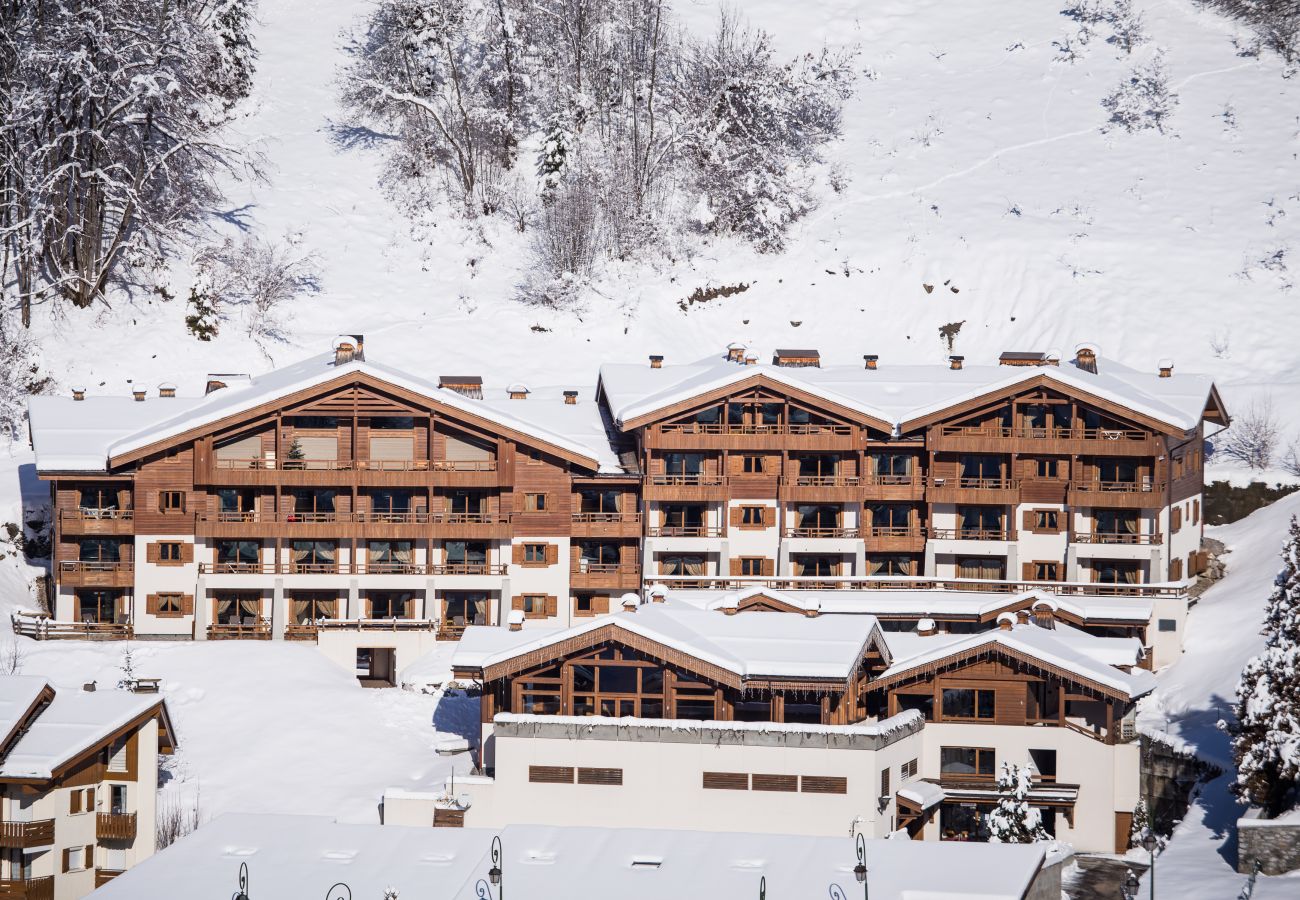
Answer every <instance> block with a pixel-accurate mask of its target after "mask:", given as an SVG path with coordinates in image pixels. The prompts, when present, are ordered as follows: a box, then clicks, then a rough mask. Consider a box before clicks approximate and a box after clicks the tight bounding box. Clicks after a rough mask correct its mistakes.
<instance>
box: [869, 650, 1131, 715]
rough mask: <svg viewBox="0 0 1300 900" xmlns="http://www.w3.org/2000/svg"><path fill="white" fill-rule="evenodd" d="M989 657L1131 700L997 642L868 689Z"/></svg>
mask: <svg viewBox="0 0 1300 900" xmlns="http://www.w3.org/2000/svg"><path fill="white" fill-rule="evenodd" d="M986 656H1002V657H1004V658H1007V659H1012V660H1015V661H1016V662H1019V663H1022V664H1023V665H1026V666H1029V667H1030V668H1031V669H1037V670H1039V671H1041V672H1046V673H1048V674H1050V675H1055V676H1056V677H1057V678H1059V679H1061V680H1062V681H1066V682H1069V683H1070V684H1074V685H1078V686H1080V687H1083V688H1087V689H1088V690H1091V691H1094V692H1096V693H1098V694H1102V695H1104V696H1106V697H1110V698H1111V699H1114V700H1122V701H1125V702H1127V701H1128V700H1130V699H1131V698H1130V697H1129V695H1128V694H1127V693H1125V692H1123V691H1119V690H1116V689H1115V688H1113V687H1109V686H1107V685H1104V684H1101V683H1099V682H1096V681H1093V680H1092V679H1091V678H1086V677H1084V676H1081V675H1079V674H1078V673H1077V672H1071V671H1069V670H1068V669H1062V668H1060V667H1059V666H1054V665H1052V664H1051V663H1046V662H1043V661H1042V660H1040V659H1038V658H1036V657H1033V656H1030V655H1029V654H1027V653H1022V652H1020V651H1019V650H1013V649H1012V648H1010V647H1006V646H1004V645H1002V644H999V643H997V642H989V643H986V644H981V645H980V646H978V647H971V648H969V649H966V650H961V651H959V652H957V653H952V654H949V655H948V656H944V657H940V658H939V659H936V660H932V661H931V662H928V663H925V664H924V665H921V666H917V667H916V668H914V669H909V670H908V671H906V672H899V673H897V674H894V675H889V676H883V677H880V678H877V679H875V680H874V681H872V682H871V683H870V684H869V685H868V689H869V690H873V691H874V690H877V689H880V688H887V687H894V686H896V685H900V684H906V683H907V682H910V681H920V680H922V679H927V678H933V677H934V676H935V675H937V674H938V673H939V671H940V670H946V669H951V668H954V667H960V666H961V664H962V663H968V662H974V661H976V660H978V659H981V658H983V657H986ZM1117 671H1118V670H1117Z"/></svg>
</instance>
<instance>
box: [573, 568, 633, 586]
mask: <svg viewBox="0 0 1300 900" xmlns="http://www.w3.org/2000/svg"><path fill="white" fill-rule="evenodd" d="M569 585H570V587H573V588H609V589H610V590H620V589H627V590H635V589H636V588H639V587H640V586H641V567H640V566H638V565H635V564H624V565H620V564H618V563H579V564H578V566H577V567H576V568H574V570H573V571H572V572H571V573H570V575H569Z"/></svg>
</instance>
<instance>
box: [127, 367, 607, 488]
mask: <svg viewBox="0 0 1300 900" xmlns="http://www.w3.org/2000/svg"><path fill="white" fill-rule="evenodd" d="M349 381H350V382H351V386H353V387H357V386H361V385H364V386H366V387H369V388H371V389H373V390H379V391H381V392H388V393H391V394H392V395H393V396H395V397H398V398H401V399H402V400H404V401H407V402H410V403H414V404H416V405H418V406H419V407H420V408H421V409H422V410H430V411H432V412H435V413H437V414H438V415H441V416H446V417H447V418H448V419H450V420H459V421H462V422H465V423H468V424H470V425H472V426H473V427H475V428H479V429H482V430H484V431H486V432H488V433H489V434H493V435H500V436H502V437H506V438H508V439H510V440H513V441H515V442H517V443H520V444H523V445H525V446H529V447H537V448H539V449H543V450H546V451H547V452H548V453H551V454H553V455H554V456H558V457H560V458H561V459H565V460H568V461H570V462H575V463H578V464H579V465H583V466H586V467H587V468H589V469H592V470H595V469H597V468H599V466H600V463H599V461H598V460H596V459H594V458H593V457H589V456H583V455H582V454H580V453H575V452H574V451H572V450H567V449H565V448H563V447H559V446H557V445H555V444H552V443H550V442H549V441H546V440H544V439H542V438H538V437H534V436H532V435H529V434H526V433H524V432H522V431H517V430H515V429H513V428H508V427H506V426H503V425H499V424H497V423H496V422H493V421H491V420H489V419H486V418H484V417H482V416H478V415H475V414H474V413H472V412H468V411H466V410H462V409H459V408H457V407H454V406H448V405H446V404H444V403H442V402H441V401H439V400H437V399H435V398H433V397H427V396H425V395H423V394H419V393H417V392H415V391H409V390H407V389H405V388H402V387H399V386H397V385H395V384H389V383H388V382H385V381H383V380H382V379H379V378H376V377H374V376H373V375H369V374H367V373H365V372H348V373H346V374H344V375H340V376H339V377H338V378H336V379H332V380H329V381H323V382H321V383H320V384H315V385H312V386H311V387H309V388H303V389H302V390H299V391H295V392H293V393H290V394H284V395H281V396H279V397H274V398H272V399H270V400H268V401H267V402H265V403H262V404H259V405H257V406H255V407H253V408H251V409H246V410H243V411H241V412H237V413H232V414H230V415H229V416H226V417H225V418H222V419H217V420H216V421H213V422H208V423H207V424H204V425H199V426H197V427H195V428H190V429H188V430H186V431H182V432H180V433H178V434H174V435H171V436H168V437H165V438H162V439H160V440H157V441H155V442H153V443H152V444H148V445H146V446H144V447H139V448H137V449H135V450H129V451H127V452H126V453H122V454H120V455H118V456H114V457H110V458H109V460H108V466H109V468H110V469H112V468H114V467H117V466H121V465H125V464H127V463H132V462H136V461H138V460H141V459H144V458H146V457H148V456H152V455H154V454H156V453H162V452H164V451H166V450H167V449H168V448H170V447H175V446H176V445H178V444H185V443H188V442H190V441H193V440H195V439H197V438H201V437H206V436H207V435H209V434H213V433H215V432H217V431H222V430H231V429H238V428H247V427H248V426H247V424H246V423H247V422H248V421H249V420H251V419H255V418H258V417H262V416H267V415H271V414H274V413H276V412H278V411H281V410H284V409H287V408H289V407H292V406H294V405H295V404H300V403H302V402H305V401H310V400H312V399H313V398H317V397H319V396H321V395H322V393H324V392H329V391H332V390H337V389H338V388H340V387H343V386H346V383H347V382H349Z"/></svg>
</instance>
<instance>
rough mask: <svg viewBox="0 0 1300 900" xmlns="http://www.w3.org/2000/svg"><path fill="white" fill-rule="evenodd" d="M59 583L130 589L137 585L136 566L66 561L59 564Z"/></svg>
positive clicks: (75, 585) (117, 563)
mask: <svg viewBox="0 0 1300 900" xmlns="http://www.w3.org/2000/svg"><path fill="white" fill-rule="evenodd" d="M59 583H60V584H62V585H65V586H67V587H130V586H131V585H133V584H134V583H135V566H134V565H133V564H132V563H130V562H120V561H119V562H93V561H87V560H78V559H65V560H61V561H60V562H59Z"/></svg>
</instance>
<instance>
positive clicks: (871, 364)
mask: <svg viewBox="0 0 1300 900" xmlns="http://www.w3.org/2000/svg"><path fill="white" fill-rule="evenodd" d="M862 361H863V363H865V364H866V367H867V368H868V369H870V370H871V371H873V372H874V371H876V363H878V362H880V357H879V356H877V355H876V354H874V353H866V354H863V356H862Z"/></svg>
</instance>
